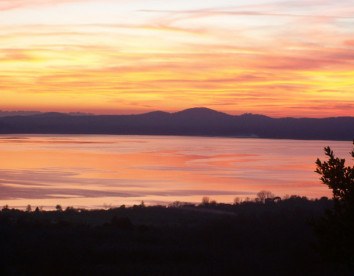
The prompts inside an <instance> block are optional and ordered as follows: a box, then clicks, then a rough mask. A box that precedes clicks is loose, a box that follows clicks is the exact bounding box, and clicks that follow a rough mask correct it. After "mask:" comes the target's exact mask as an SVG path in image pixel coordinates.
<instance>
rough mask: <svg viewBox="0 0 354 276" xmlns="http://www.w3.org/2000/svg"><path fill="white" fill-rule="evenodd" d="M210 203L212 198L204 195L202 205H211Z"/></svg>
mask: <svg viewBox="0 0 354 276" xmlns="http://www.w3.org/2000/svg"><path fill="white" fill-rule="evenodd" d="M209 203H210V198H209V197H207V196H204V197H203V198H202V205H209Z"/></svg>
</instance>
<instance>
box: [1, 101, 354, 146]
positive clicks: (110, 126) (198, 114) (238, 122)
mask: <svg viewBox="0 0 354 276" xmlns="http://www.w3.org/2000/svg"><path fill="white" fill-rule="evenodd" d="M21 133H22V134H120V135H182V136H219V137H253V138H270V139H304V140H347V141H348V140H349V141H350V140H352V139H353V138H354V117H330V118H320V119H318V118H290V117H286V118H271V117H267V116H264V115H258V114H252V113H246V114H243V115H229V114H226V113H222V112H218V111H215V110H212V109H208V108H203V107H199V108H191V109H186V110H183V111H179V112H175V113H168V112H163V111H154V112H149V113H145V114H138V115H92V114H83V113H82V115H81V114H80V113H77V114H76V113H75V114H65V113H56V112H51V113H37V114H29V115H28V114H26V115H23V114H21V115H16V116H4V117H0V134H21Z"/></svg>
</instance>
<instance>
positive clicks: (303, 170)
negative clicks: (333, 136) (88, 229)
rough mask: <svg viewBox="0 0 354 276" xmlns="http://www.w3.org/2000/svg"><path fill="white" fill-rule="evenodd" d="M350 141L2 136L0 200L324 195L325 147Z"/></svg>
mask: <svg viewBox="0 0 354 276" xmlns="http://www.w3.org/2000/svg"><path fill="white" fill-rule="evenodd" d="M327 145H329V146H331V147H332V148H333V149H334V151H335V153H336V154H337V155H338V156H341V157H344V158H347V159H348V160H350V156H349V151H350V150H351V143H350V142H338V141H297V140H272V139H236V138H204V137H203V138H201V137H175V136H104V135H97V136H93V135H18V136H14V135H12V136H6V135H3V136H0V154H1V159H0V204H3V205H4V204H9V205H10V207H11V206H25V205H27V204H31V205H34V206H37V205H39V206H49V207H53V206H55V205H56V204H62V205H63V206H68V205H70V206H71V205H72V206H81V207H89V208H90V207H102V206H103V205H112V206H119V205H121V204H127V205H131V204H136V203H140V202H141V201H144V202H145V203H147V204H149V203H167V202H172V201H176V200H179V201H187V202H200V200H201V198H202V197H203V196H209V197H210V198H212V199H215V200H217V201H221V202H232V201H233V199H234V198H235V197H236V196H238V197H240V198H242V197H254V196H255V194H256V193H257V192H258V191H260V190H264V189H265V190H270V191H272V192H273V193H274V194H276V195H279V196H284V195H286V194H289V195H291V194H297V195H302V196H308V197H310V198H313V197H321V196H329V195H330V193H329V191H328V189H327V188H326V187H325V186H324V185H323V184H321V183H320V181H319V180H318V176H317V175H316V174H315V173H314V169H315V164H314V162H315V160H316V158H317V157H321V158H323V159H324V155H323V147H324V146H327Z"/></svg>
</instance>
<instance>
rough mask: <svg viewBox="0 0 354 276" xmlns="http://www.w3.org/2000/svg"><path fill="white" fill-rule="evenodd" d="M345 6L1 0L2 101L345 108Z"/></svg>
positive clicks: (108, 106) (348, 79)
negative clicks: (39, 12) (83, 12)
mask: <svg viewBox="0 0 354 276" xmlns="http://www.w3.org/2000/svg"><path fill="white" fill-rule="evenodd" d="M27 7H31V9H27ZM59 7H60V9H59ZM353 7H354V6H353V1H351V0H343V1H336V2H334V1H296V2H294V1H283V2H260V1H257V0H253V1H250V2H249V4H247V5H244V4H242V5H241V4H237V3H232V4H230V2H229V1H226V0H225V1H221V2H220V1H218V2H216V1H215V2H214V1H208V2H201V1H195V2H193V3H192V2H190V1H189V2H188V1H181V2H179V3H175V2H173V1H164V2H162V1H161V2H159V1H156V2H153V1H130V2H127V1H114V0H112V1H100V2H97V1H84V0H82V1H75V0H72V1H70V0H65V1H59V0H57V1H0V10H2V11H3V12H2V13H3V16H2V18H1V19H0V20H2V23H4V24H2V27H1V26H0V34H1V35H0V41H1V44H0V72H1V74H0V80H1V83H0V86H1V88H2V102H3V103H2V105H3V106H2V109H9V110H16V109H24V110H26V109H28V110H33V109H36V110H43V111H51V110H53V111H83V112H96V113H104V114H110V113H140V112H145V111H151V110H166V111H177V110H180V109H183V108H188V107H192V106H194V105H195V106H206V107H212V108H216V109H219V110H221V111H225V112H230V113H233V114H240V113H243V112H254V113H264V114H266V115H270V116H303V115H304V112H305V113H306V114H309V115H311V116H315V117H321V116H324V114H328V113H329V112H330V114H328V115H329V116H337V115H343V116H344V115H353V114H352V113H351V111H350V108H343V109H342V108H341V107H340V106H341V104H343V105H344V106H347V107H348V106H349V107H354V96H353V93H352V88H353V86H354V81H353V78H352V74H353V69H352V68H354V67H353V66H354V64H353V63H354V54H353V51H354V43H353V40H351V39H350V37H351V36H353V35H354V28H353V24H352V23H353V19H352V18H353V16H354V8H353ZM37 9H41V11H42V14H43V18H41V17H39V16H38V11H37ZM80 9H82V10H85V14H87V16H86V15H85V14H82V13H80V14H79V10H80ZM58 11H60V12H59V13H60V14H63V17H62V20H60V19H59V17H58ZM64 15H65V16H64ZM76 16H77V18H76ZM16 17H18V19H20V20H16ZM75 19H76V20H75ZM324 91H325V92H324ZM18 99H22V100H20V101H19V100H18ZM318 99H320V100H321V101H322V104H321V105H320V104H317V105H316V111H314V110H310V106H311V105H309V104H308V101H312V100H318ZM68 102H69V103H70V104H68ZM232 103H234V104H232ZM294 105H295V106H297V107H299V109H294V108H293V106H294ZM305 106H306V108H305ZM274 107H276V108H274ZM301 107H303V108H301ZM324 107H326V108H324Z"/></svg>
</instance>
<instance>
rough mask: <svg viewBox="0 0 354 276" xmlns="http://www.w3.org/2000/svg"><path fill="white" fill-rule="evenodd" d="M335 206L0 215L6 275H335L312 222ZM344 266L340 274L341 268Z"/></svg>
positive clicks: (293, 201)
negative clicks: (322, 253)
mask: <svg viewBox="0 0 354 276" xmlns="http://www.w3.org/2000/svg"><path fill="white" fill-rule="evenodd" d="M331 205H332V202H331V201H329V200H327V199H325V198H323V199H321V200H316V201H309V200H307V199H306V198H300V197H295V196H294V197H291V198H289V199H286V200H282V201H279V202H273V201H270V202H267V203H260V202H258V203H256V202H244V203H241V204H235V205H228V204H216V203H214V204H213V203H207V204H201V205H199V206H194V205H186V204H179V203H175V204H174V205H173V206H170V207H163V206H151V207H146V206H144V205H139V206H134V207H130V208H125V207H124V206H122V207H121V208H116V209H109V210H76V209H72V208H67V209H66V210H65V211H61V210H58V211H39V210H36V211H33V212H28V211H27V212H25V211H20V210H14V209H8V208H4V209H3V210H2V212H0V242H1V247H0V252H1V260H2V266H1V268H0V269H1V270H0V274H1V275H331V274H332V275H333V274H334V273H336V272H338V271H341V273H346V272H348V273H349V271H344V270H343V269H342V270H341V268H338V267H335V265H333V264H330V263H325V262H323V261H321V259H320V258H319V257H318V254H317V252H316V251H315V249H314V248H315V246H314V244H315V242H316V238H315V236H314V234H313V230H312V228H311V226H310V224H309V222H310V221H311V220H312V219H317V218H318V217H319V216H321V215H322V214H323V212H324V210H325V209H326V208H330V207H331ZM338 269H339V270H338Z"/></svg>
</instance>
